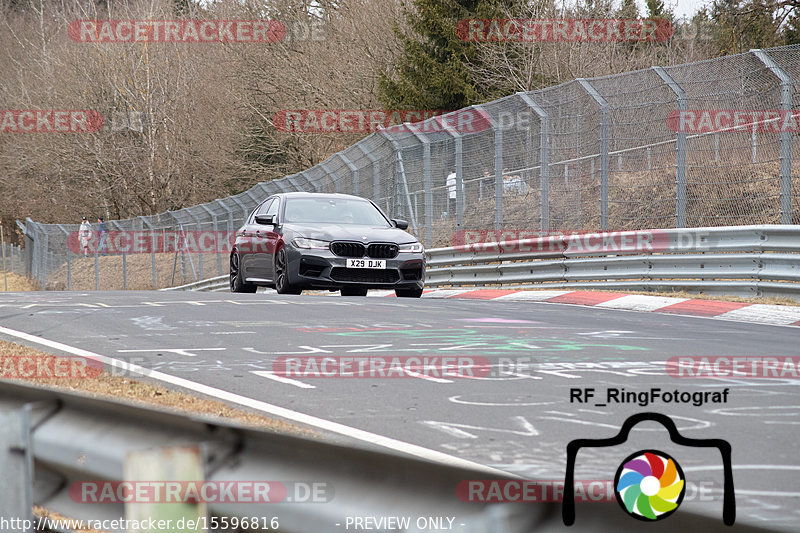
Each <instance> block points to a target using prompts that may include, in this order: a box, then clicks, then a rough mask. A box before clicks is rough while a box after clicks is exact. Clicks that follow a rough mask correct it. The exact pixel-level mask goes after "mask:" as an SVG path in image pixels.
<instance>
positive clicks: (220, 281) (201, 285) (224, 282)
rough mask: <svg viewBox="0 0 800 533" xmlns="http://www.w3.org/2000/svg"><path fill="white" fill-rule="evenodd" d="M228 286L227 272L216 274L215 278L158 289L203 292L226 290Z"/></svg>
mask: <svg viewBox="0 0 800 533" xmlns="http://www.w3.org/2000/svg"><path fill="white" fill-rule="evenodd" d="M229 287H230V279H229V276H228V274H223V275H222V276H217V277H215V278H208V279H203V280H200V281H195V282H193V283H187V284H186V285H179V286H177V287H167V288H166V289H159V290H160V291H205V292H222V291H227V290H228V289H229Z"/></svg>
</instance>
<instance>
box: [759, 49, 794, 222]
mask: <svg viewBox="0 0 800 533" xmlns="http://www.w3.org/2000/svg"><path fill="white" fill-rule="evenodd" d="M750 52H752V53H753V55H755V56H756V57H757V58H758V60H759V61H761V62H762V63H764V66H766V67H767V68H768V69H769V71H770V72H772V74H774V75H775V77H776V78H778V79H779V80H780V82H781V120H783V119H784V118H785V114H786V113H792V86H793V82H792V77H791V76H789V75H788V74H787V73H786V71H785V70H783V69H782V68H781V67H780V66H779V65H778V64H777V63H776V62H775V60H774V59H772V57H771V56H770V55H769V54H768V53H767V52H765V51H764V50H750ZM780 139H781V147H780V160H781V170H780V180H781V192H780V204H781V224H791V223H792V132H791V131H789V130H788V128H784V127H781V128H780Z"/></svg>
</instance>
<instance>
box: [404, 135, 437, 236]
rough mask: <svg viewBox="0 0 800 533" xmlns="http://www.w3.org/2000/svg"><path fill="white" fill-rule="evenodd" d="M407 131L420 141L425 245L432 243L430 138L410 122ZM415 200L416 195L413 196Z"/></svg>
mask: <svg viewBox="0 0 800 533" xmlns="http://www.w3.org/2000/svg"><path fill="white" fill-rule="evenodd" d="M408 129H409V131H410V132H411V133H413V134H414V137H416V138H417V139H419V140H420V142H421V143H422V179H423V188H424V189H425V196H424V197H425V237H424V241H423V242H424V243H425V247H426V248H427V247H429V246H432V243H433V180H432V178H431V140H430V139H429V138H428V136H427V135H425V134H424V133H422V132H420V131H418V130H419V128H418V127H415V126H414V125H413V124H410V125H409V127H408ZM414 199H415V200H416V195H415V196H414Z"/></svg>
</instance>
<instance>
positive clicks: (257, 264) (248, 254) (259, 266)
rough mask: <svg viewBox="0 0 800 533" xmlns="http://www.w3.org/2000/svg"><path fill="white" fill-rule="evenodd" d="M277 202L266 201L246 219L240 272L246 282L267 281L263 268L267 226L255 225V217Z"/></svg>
mask: <svg viewBox="0 0 800 533" xmlns="http://www.w3.org/2000/svg"><path fill="white" fill-rule="evenodd" d="M276 203H277V200H276V199H274V198H270V199H268V200H267V201H266V202H264V203H262V204H261V205H260V206H258V207H257V208H256V209H254V210H253V212H252V213H251V214H250V217H249V218H248V219H247V224H245V226H244V231H243V232H242V238H243V242H242V247H241V253H240V257H241V271H242V277H243V278H244V279H245V280H246V281H248V280H249V281H268V280H269V279H270V278H269V273H268V270H267V268H266V266H265V255H266V246H267V243H266V241H267V239H266V233H267V231H266V230H267V228H268V227H269V226H264V225H263V224H258V223H256V220H255V218H256V215H261V214H264V213H266V212H267V209H269V207H270V206H271V205H272V204H276Z"/></svg>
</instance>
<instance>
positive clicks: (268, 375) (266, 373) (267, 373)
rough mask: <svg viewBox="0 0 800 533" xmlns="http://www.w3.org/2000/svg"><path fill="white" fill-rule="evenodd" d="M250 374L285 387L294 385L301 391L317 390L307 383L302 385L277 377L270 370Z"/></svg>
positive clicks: (253, 371) (294, 380) (254, 371)
mask: <svg viewBox="0 0 800 533" xmlns="http://www.w3.org/2000/svg"><path fill="white" fill-rule="evenodd" d="M250 373H251V374H255V375H256V376H261V377H262V378H267V379H271V380H273V381H277V382H278V383H286V384H287V385H294V386H295V387H300V388H301V389H316V388H317V387H315V386H314V385H309V384H308V383H303V382H302V381H297V380H296V379H291V378H287V377H284V376H279V375H277V374H276V373H275V372H272V371H271V370H251V371H250Z"/></svg>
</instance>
